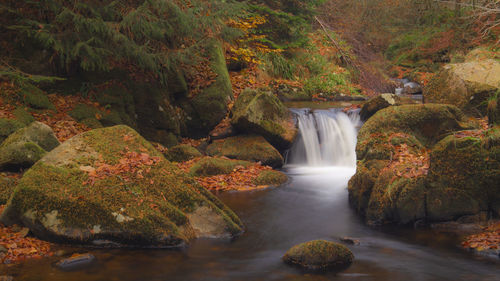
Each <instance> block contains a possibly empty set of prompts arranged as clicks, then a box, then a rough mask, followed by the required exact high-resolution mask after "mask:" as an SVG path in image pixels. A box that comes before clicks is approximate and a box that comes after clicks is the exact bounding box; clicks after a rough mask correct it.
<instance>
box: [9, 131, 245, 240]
mask: <svg viewBox="0 0 500 281" xmlns="http://www.w3.org/2000/svg"><path fill="white" fill-rule="evenodd" d="M0 220H1V221H2V222H3V223H5V224H7V225H11V224H15V223H22V224H24V225H25V226H27V227H29V228H30V230H31V231H32V232H33V233H34V234H35V235H36V236H38V237H40V238H44V239H47V240H51V241H59V242H74V243H79V244H92V243H93V241H102V240H107V241H110V242H112V243H115V244H117V245H137V246H155V247H167V246H180V245H183V244H184V243H186V242H189V241H191V240H192V239H194V238H196V237H207V236H208V237H230V236H233V235H237V234H238V233H240V232H241V222H240V220H239V219H238V217H237V216H236V215H235V214H234V213H233V212H232V211H231V210H230V209H229V208H227V207H226V206H225V205H224V204H223V203H221V202H220V201H219V200H218V199H217V198H216V197H214V196H213V195H212V194H211V193H210V192H208V191H207V190H205V189H204V188H203V187H201V186H200V185H199V184H198V183H197V182H196V181H195V180H194V179H192V178H191V177H189V176H187V175H185V174H184V173H183V172H182V171H181V170H179V169H178V168H177V167H176V166H175V165H173V164H171V163H170V162H169V161H167V160H166V159H165V158H164V157H163V156H162V155H161V153H160V152H158V151H157V150H156V149H155V148H154V147H153V146H152V145H151V144H150V143H149V142H147V141H146V140H145V139H144V138H142V137H141V136H140V135H139V134H137V133H136V132H135V131H134V130H132V129H131V128H129V127H127V126H123V125H121V126H115V127H110V128H105V129H97V130H93V131H89V132H86V133H83V134H81V135H78V136H75V137H73V138H71V139H70V140H68V141H66V142H65V143H63V144H62V145H60V146H59V147H57V148H56V149H54V150H53V151H51V152H50V153H48V154H47V155H46V156H45V157H44V158H43V159H41V160H40V161H39V162H37V163H36V164H35V165H34V166H33V167H32V168H31V169H30V170H28V171H27V172H26V173H25V174H24V176H23V178H22V179H21V180H20V181H19V184H18V186H17V187H16V189H15V191H14V194H13V195H12V197H11V200H10V201H9V204H8V205H7V207H6V209H5V211H4V212H3V213H2V215H1V217H0Z"/></svg>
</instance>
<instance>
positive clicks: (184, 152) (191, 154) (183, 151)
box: [165, 144, 203, 162]
mask: <svg viewBox="0 0 500 281" xmlns="http://www.w3.org/2000/svg"><path fill="white" fill-rule="evenodd" d="M201 156H203V155H202V154H201V152H200V151H199V150H198V149H196V148H195V147H193V146H191V145H189V144H181V145H177V146H174V147H172V148H170V149H169V150H168V151H167V152H166V153H165V157H166V158H167V159H168V160H170V161H173V162H184V161H188V160H191V159H193V158H197V157H201Z"/></svg>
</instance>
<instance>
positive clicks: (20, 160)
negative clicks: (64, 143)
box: [0, 122, 59, 169]
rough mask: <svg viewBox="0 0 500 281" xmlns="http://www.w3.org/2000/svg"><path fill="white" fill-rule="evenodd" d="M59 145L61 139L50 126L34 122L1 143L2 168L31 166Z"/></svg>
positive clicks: (0, 157) (0, 166)
mask: <svg viewBox="0 0 500 281" xmlns="http://www.w3.org/2000/svg"><path fill="white" fill-rule="evenodd" d="M58 145H59V141H58V140H57V138H56V136H55V135H54V132H53V131H52V129H51V128H50V127H49V126H47V125H45V124H43V123H40V122H33V123H31V124H30V125H29V126H27V127H25V128H22V129H20V130H18V131H16V132H15V133H13V134H11V135H10V136H9V137H8V138H7V139H6V140H5V141H4V142H3V143H2V144H1V145H0V169H6V168H8V169H20V168H28V167H31V166H32V165H33V164H35V163H36V162H37V161H38V160H40V159H41V158H42V157H43V155H45V153H46V152H47V151H51V150H52V149H54V148H55V147H57V146H58Z"/></svg>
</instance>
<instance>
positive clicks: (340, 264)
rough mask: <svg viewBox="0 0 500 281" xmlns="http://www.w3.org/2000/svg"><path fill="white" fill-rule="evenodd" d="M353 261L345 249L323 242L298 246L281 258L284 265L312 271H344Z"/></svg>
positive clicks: (317, 241) (341, 246) (336, 244)
mask: <svg viewBox="0 0 500 281" xmlns="http://www.w3.org/2000/svg"><path fill="white" fill-rule="evenodd" d="M353 259H354V255H353V254H352V252H351V251H350V250H349V249H348V248H347V247H345V246H343V245H341V244H338V243H334V242H329V241H324V240H314V241H310V242H306V243H302V244H299V245H297V246H294V247H292V248H291V249H290V250H288V251H287V252H286V254H285V255H284V256H283V261H284V262H285V263H287V264H290V265H294V266H298V267H300V268H303V269H306V270H313V271H324V270H341V269H345V268H347V267H348V266H349V265H351V263H352V261H353Z"/></svg>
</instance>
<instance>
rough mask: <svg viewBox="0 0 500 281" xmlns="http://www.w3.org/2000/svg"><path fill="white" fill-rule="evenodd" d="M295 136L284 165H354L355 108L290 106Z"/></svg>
mask: <svg viewBox="0 0 500 281" xmlns="http://www.w3.org/2000/svg"><path fill="white" fill-rule="evenodd" d="M291 110H292V112H293V113H294V114H295V115H296V117H297V122H298V126H299V136H298V137H297V140H296V142H295V143H294V145H293V146H292V148H291V150H290V152H289V155H288V157H287V166H312V167H325V166H341V167H355V166H356V152H355V149H356V137H357V132H358V129H359V127H360V126H361V121H360V119H359V114H358V113H359V111H350V112H348V113H347V114H346V113H344V112H343V111H342V110H340V109H329V110H310V109H291Z"/></svg>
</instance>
